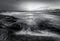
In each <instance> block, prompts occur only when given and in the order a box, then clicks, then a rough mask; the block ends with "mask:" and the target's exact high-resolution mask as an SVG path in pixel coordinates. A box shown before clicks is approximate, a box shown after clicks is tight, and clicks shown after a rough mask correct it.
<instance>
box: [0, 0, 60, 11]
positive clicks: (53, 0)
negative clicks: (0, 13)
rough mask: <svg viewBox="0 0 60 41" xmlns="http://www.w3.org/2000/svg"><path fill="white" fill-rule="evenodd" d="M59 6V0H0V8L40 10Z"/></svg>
mask: <svg viewBox="0 0 60 41" xmlns="http://www.w3.org/2000/svg"><path fill="white" fill-rule="evenodd" d="M46 8H47V9H50V8H52V9H55V8H60V0H0V10H41V9H46Z"/></svg>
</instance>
